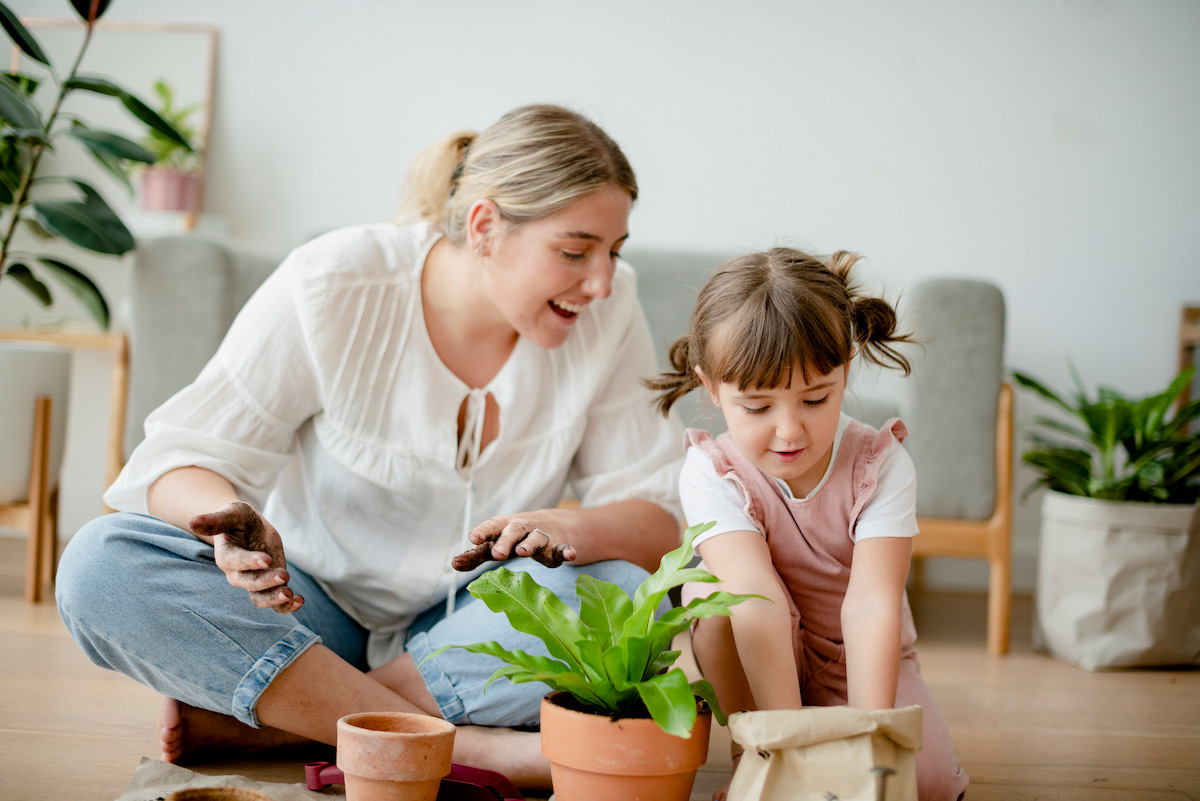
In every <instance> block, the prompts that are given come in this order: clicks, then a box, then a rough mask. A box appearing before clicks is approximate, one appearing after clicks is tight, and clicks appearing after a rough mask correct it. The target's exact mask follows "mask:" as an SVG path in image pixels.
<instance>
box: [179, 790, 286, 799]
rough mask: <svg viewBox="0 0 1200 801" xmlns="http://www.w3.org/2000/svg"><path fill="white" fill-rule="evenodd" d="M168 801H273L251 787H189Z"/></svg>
mask: <svg viewBox="0 0 1200 801" xmlns="http://www.w3.org/2000/svg"><path fill="white" fill-rule="evenodd" d="M167 801H271V796H269V795H267V794H266V793H263V792H259V791H258V790H251V789H250V788H249V787H189V788H187V789H186V790H176V791H175V792H173V793H171V794H170V795H169V796H167Z"/></svg>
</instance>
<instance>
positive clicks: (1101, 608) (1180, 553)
mask: <svg viewBox="0 0 1200 801" xmlns="http://www.w3.org/2000/svg"><path fill="white" fill-rule="evenodd" d="M1192 372H1193V370H1192V369H1190V368H1189V369H1187V370H1185V371H1184V372H1182V373H1180V375H1179V376H1178V377H1176V378H1175V380H1174V381H1172V382H1171V384H1170V385H1169V386H1168V387H1167V389H1166V390H1165V391H1164V392H1161V393H1156V394H1153V395H1149V396H1147V397H1144V398H1128V397H1126V396H1124V395H1122V394H1120V393H1118V392H1116V391H1115V390H1112V389H1108V388H1104V387H1101V388H1100V389H1099V390H1098V392H1097V394H1096V397H1094V398H1091V397H1089V396H1088V393H1087V391H1086V390H1085V389H1084V387H1083V384H1082V382H1081V381H1080V380H1079V377H1078V376H1075V383H1076V385H1077V390H1076V393H1075V395H1074V396H1073V397H1070V398H1063V397H1061V396H1060V395H1059V394H1058V393H1056V392H1054V391H1052V390H1050V389H1048V388H1047V387H1046V386H1044V385H1043V384H1042V383H1040V382H1039V381H1036V380H1035V379H1033V378H1030V377H1029V376H1027V375H1024V374H1021V373H1014V375H1013V377H1014V378H1015V379H1016V380H1017V383H1019V384H1020V385H1021V386H1023V387H1025V388H1027V389H1030V390H1032V391H1034V392H1036V393H1037V394H1038V395H1040V396H1042V397H1043V398H1045V399H1047V400H1048V401H1050V402H1051V403H1053V404H1055V405H1056V406H1058V407H1059V408H1060V409H1061V410H1062V411H1064V412H1066V413H1067V414H1068V415H1069V416H1070V417H1071V418H1073V421H1072V422H1065V421H1063V420H1061V419H1057V418H1055V419H1050V418H1039V419H1038V420H1037V421H1036V422H1035V425H1036V426H1038V427H1039V429H1040V430H1042V431H1045V432H1047V434H1042V433H1040V431H1039V432H1035V433H1033V435H1032V446H1031V447H1030V448H1029V449H1028V450H1027V451H1026V452H1025V453H1024V454H1023V456H1022V460H1023V461H1024V462H1025V463H1026V464H1027V465H1029V466H1031V467H1032V468H1033V469H1034V470H1035V471H1037V472H1038V473H1039V474H1040V477H1039V479H1038V481H1037V482H1036V483H1035V484H1034V486H1033V487H1031V489H1033V488H1036V487H1038V486H1046V487H1047V488H1048V489H1049V490H1050V491H1049V492H1047V493H1046V495H1045V498H1044V499H1043V502H1042V531H1041V541H1040V544H1039V557H1038V578H1037V599H1036V626H1035V629H1034V638H1035V643H1036V644H1037V645H1038V647H1040V648H1041V649H1043V650H1045V651H1048V652H1049V653H1050V654H1052V655H1053V656H1056V657H1058V658H1060V659H1063V660H1064V661H1067V662H1071V663H1073V664H1076V665H1079V666H1080V667H1083V668H1086V669H1088V670H1096V669H1098V668H1110V667H1113V668H1115V667H1139V666H1152V665H1159V666H1163V665H1195V664H1200V589H1198V588H1200V515H1198V514H1197V509H1198V508H1200V507H1198V506H1197V501H1198V500H1200V435H1197V434H1194V433H1190V432H1189V426H1190V423H1191V421H1192V420H1194V419H1196V418H1197V417H1200V399H1198V400H1194V401H1192V402H1191V403H1188V404H1186V405H1184V406H1183V407H1182V408H1180V409H1179V410H1178V411H1177V412H1176V413H1175V414H1174V415H1172V414H1171V405H1172V403H1173V402H1174V401H1175V400H1176V398H1178V397H1179V396H1180V394H1181V393H1182V392H1183V389H1184V387H1186V386H1187V384H1188V382H1189V381H1190V380H1191V376H1192Z"/></svg>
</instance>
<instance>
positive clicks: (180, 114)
mask: <svg viewBox="0 0 1200 801" xmlns="http://www.w3.org/2000/svg"><path fill="white" fill-rule="evenodd" d="M154 95H155V97H157V98H158V109H157V111H158V114H159V115H160V116H161V117H162V118H163V119H164V120H167V121H168V122H170V123H171V125H172V127H174V128H175V130H176V131H178V132H179V135H180V137H181V138H182V139H183V140H184V141H183V142H182V143H181V142H180V141H179V140H177V139H175V138H174V137H171V136H167V135H166V134H164V133H163V132H161V131H158V130H155V129H154V128H151V129H150V130H149V131H148V132H147V133H146V136H145V137H143V139H142V145H143V146H145V148H146V149H147V150H149V151H150V153H152V154H153V155H154V162H153V163H152V164H147V165H145V167H143V169H142V207H143V208H146V209H151V210H159V211H182V212H186V213H188V214H193V215H194V214H199V213H200V205H201V203H202V201H203V195H202V192H201V189H202V187H203V181H204V174H203V170H202V169H201V168H202V166H203V157H202V156H201V154H200V149H199V147H200V146H199V143H198V140H197V136H198V135H197V133H196V128H195V126H193V125H192V123H191V117H192V115H193V114H195V113H196V110H197V109H199V108H200V106H199V104H192V105H189V106H184V107H182V108H180V107H178V106H177V105H176V102H177V101H176V99H175V90H174V88H173V87H172V86H171V84H170V83H168V82H167V81H165V80H161V79H160V80H158V81H155V83H154Z"/></svg>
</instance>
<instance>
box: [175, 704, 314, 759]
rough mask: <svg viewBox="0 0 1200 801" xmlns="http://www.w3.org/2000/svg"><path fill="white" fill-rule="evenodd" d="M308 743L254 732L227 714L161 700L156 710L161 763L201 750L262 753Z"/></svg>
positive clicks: (286, 735)
mask: <svg viewBox="0 0 1200 801" xmlns="http://www.w3.org/2000/svg"><path fill="white" fill-rule="evenodd" d="M307 742H310V741H309V740H306V739H305V738H303V737H298V736H297V735H294V734H289V733H288V732H285V731H280V730H279V729H272V728H269V727H268V728H263V729H255V728H253V727H251V726H247V725H246V724H245V723H242V722H241V721H240V720H238V719H237V718H234V717H230V716H228V715H220V714H218V713H216V712H209V711H208V710H207V709H198V708H197V707H194V706H189V705H188V704H185V703H183V702H182V701H177V700H175V699H174V698H166V697H164V698H163V700H162V706H160V707H159V710H158V745H159V750H160V751H162V761H163V762H178V761H179V760H180V759H181V758H182V757H183V756H184V755H185V754H192V753H197V752H201V751H213V750H224V749H229V748H237V749H239V750H243V751H245V750H253V751H261V750H266V749H268V748H278V747H281V746H285V745H301V744H304V743H307Z"/></svg>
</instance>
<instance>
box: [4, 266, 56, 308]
mask: <svg viewBox="0 0 1200 801" xmlns="http://www.w3.org/2000/svg"><path fill="white" fill-rule="evenodd" d="M5 272H6V273H7V274H8V277H9V278H11V279H12V280H14V281H16V282H17V283H18V284H20V285H21V286H22V287H24V288H25V291H26V292H28V293H29V294H30V295H33V296H34V297H35V298H37V301H38V303H41V304H42V305H43V306H49V305H50V304H52V303H53V302H54V298H53V296H51V294H50V287H48V286H46V285H45V284H43V283H42V282H41V281H40V280H39V279H38V277H37V276H36V275H34V274H33V271H32V270H30V269H29V268H28V267H26V266H25V265H24V264H21V263H20V262H16V263H13V264H10V265H8V269H7V270H5Z"/></svg>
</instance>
